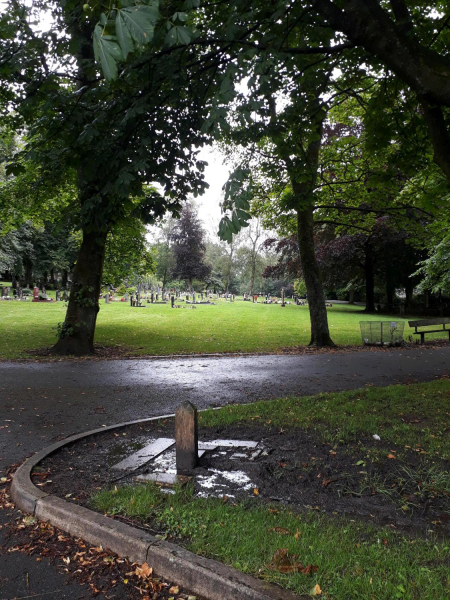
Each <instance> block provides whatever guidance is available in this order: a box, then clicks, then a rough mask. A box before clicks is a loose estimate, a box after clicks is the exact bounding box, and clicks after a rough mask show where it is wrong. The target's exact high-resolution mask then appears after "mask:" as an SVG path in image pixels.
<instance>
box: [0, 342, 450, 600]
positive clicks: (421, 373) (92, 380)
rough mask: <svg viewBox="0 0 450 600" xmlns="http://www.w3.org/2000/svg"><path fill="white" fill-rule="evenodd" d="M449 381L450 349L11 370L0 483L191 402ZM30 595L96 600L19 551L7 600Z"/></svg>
mask: <svg viewBox="0 0 450 600" xmlns="http://www.w3.org/2000/svg"><path fill="white" fill-rule="evenodd" d="M443 376H450V347H448V348H447V347H446V348H439V349H412V350H409V349H408V350H393V351H388V352H387V351H386V352H383V351H379V352H351V353H349V352H346V353H344V352H343V353H339V352H335V353H326V354H316V355H303V356H253V357H221V358H206V357H205V358H198V357H192V358H179V359H173V360H171V359H153V360H145V359H141V360H111V361H96V360H86V361H62V362H51V363H37V362H36V363H35V362H24V363H18V362H14V363H8V362H3V363H0V477H1V476H3V474H4V471H5V469H6V468H7V467H8V466H9V465H12V464H14V463H19V462H22V461H23V460H24V459H25V458H26V457H27V456H28V455H29V454H31V453H33V452H35V451H37V450H40V449H42V448H43V447H45V446H47V445H49V444H50V443H52V442H54V441H56V440H57V439H60V438H61V437H67V436H68V435H71V434H73V433H78V432H81V431H85V430H88V429H93V428H96V427H101V426H102V425H110V424H113V423H116V422H121V421H127V420H132V419H139V418H143V417H150V416H156V415H159V414H164V413H171V412H174V411H175V409H176V407H177V406H178V404H179V403H180V401H182V400H190V401H191V402H193V403H195V404H196V405H197V406H198V408H206V407H207V406H211V405H213V406H217V405H223V404H227V403H230V402H250V401H254V400H258V399H267V398H271V397H279V396H284V395H289V394H296V395H309V394H316V393H319V392H324V391H339V390H346V389H355V388H358V387H363V386H365V385H375V386H385V385H391V384H395V383H410V382H415V381H430V380H432V379H436V378H439V377H443ZM7 518H8V515H7V514H6V511H0V525H2V524H4V523H5V521H6V519H7ZM2 544H5V541H4V539H2V529H0V546H1V545H2ZM27 573H28V577H27ZM30 581H31V588H30ZM30 589H31V590H32V593H33V594H39V598H41V599H43V600H47V598H55V597H57V598H67V599H70V600H72V599H78V598H90V597H91V595H90V594H89V591H87V590H86V589H85V588H83V587H82V586H78V585H75V584H71V585H69V586H66V583H65V581H64V577H63V576H62V575H59V574H58V573H57V572H56V570H55V569H54V568H53V567H51V566H50V565H48V564H47V563H46V562H45V561H42V562H39V563H36V562H35V559H32V558H29V557H26V556H23V555H19V554H17V553H14V554H7V555H2V556H0V600H6V599H8V600H10V599H13V598H15V597H17V598H20V597H25V596H30V593H29V592H30ZM55 590H58V591H55ZM116 597H117V598H119V596H116Z"/></svg>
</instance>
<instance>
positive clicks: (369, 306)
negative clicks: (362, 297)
mask: <svg viewBox="0 0 450 600" xmlns="http://www.w3.org/2000/svg"><path fill="white" fill-rule="evenodd" d="M364 275H365V278H366V308H365V309H364V310H365V312H375V279H374V274H373V256H372V249H371V248H370V246H367V247H366V252H365V259H364Z"/></svg>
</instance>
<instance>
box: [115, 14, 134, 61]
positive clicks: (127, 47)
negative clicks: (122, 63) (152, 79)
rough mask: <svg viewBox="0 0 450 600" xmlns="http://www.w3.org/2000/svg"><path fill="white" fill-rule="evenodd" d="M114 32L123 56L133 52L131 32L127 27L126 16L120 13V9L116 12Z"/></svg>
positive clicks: (125, 56)
mask: <svg viewBox="0 0 450 600" xmlns="http://www.w3.org/2000/svg"><path fill="white" fill-rule="evenodd" d="M116 34H117V40H118V42H119V44H120V48H121V49H122V53H123V57H124V58H125V59H126V58H127V56H128V54H129V53H130V52H133V50H134V43H133V38H132V36H131V32H130V30H129V29H128V27H127V23H126V18H125V17H124V16H123V15H122V11H119V12H118V13H117V17H116Z"/></svg>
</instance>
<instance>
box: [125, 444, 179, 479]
mask: <svg viewBox="0 0 450 600" xmlns="http://www.w3.org/2000/svg"><path fill="white" fill-rule="evenodd" d="M174 444H175V440H174V439H172V438H158V439H157V440H155V441H154V442H152V443H151V444H148V446H145V447H144V448H141V450H138V451H137V452H135V453H134V454H132V455H131V456H128V458H125V459H124V460H122V461H120V462H119V463H117V464H116V465H114V466H113V469H119V470H121V471H135V470H136V469H138V468H139V467H141V466H142V465H145V463H146V462H149V461H150V460H152V459H153V458H156V457H157V456H159V455H160V454H162V453H163V452H165V450H167V449H168V448H170V447H171V446H173V445H174Z"/></svg>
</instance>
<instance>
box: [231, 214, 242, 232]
mask: <svg viewBox="0 0 450 600" xmlns="http://www.w3.org/2000/svg"><path fill="white" fill-rule="evenodd" d="M231 221H232V223H233V225H234V228H235V229H236V233H238V232H239V231H240V230H241V224H240V223H239V219H238V216H237V214H236V213H235V212H234V211H233V216H232V219H231Z"/></svg>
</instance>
